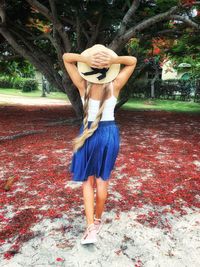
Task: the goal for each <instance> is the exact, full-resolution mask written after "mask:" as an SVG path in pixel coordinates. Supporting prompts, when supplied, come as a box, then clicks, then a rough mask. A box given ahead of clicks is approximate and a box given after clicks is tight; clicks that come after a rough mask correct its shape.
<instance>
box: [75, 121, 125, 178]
mask: <svg viewBox="0 0 200 267" xmlns="http://www.w3.org/2000/svg"><path fill="white" fill-rule="evenodd" d="M91 123H92V121H89V122H88V128H90V125H91ZM82 132H83V123H82V125H81V127H80V130H79V135H80V134H81V133H82ZM119 148H120V133H119V127H118V125H117V124H116V122H115V121H114V120H113V121H100V122H99V125H98V128H97V129H96V131H95V132H94V133H93V135H92V136H90V137H89V138H87V139H86V141H85V143H84V144H83V146H82V147H80V148H79V149H78V150H77V151H76V152H75V153H73V156H72V161H71V165H70V172H71V173H72V180H73V181H77V182H83V181H86V180H87V179H88V176H91V175H94V176H95V177H96V178H99V177H101V178H102V179H103V180H105V181H106V180H108V179H109V177H110V174H111V171H112V170H113V169H114V165H115V161H116V158H117V155H118V152H119Z"/></svg>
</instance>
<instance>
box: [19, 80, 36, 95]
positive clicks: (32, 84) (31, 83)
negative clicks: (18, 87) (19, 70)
mask: <svg viewBox="0 0 200 267" xmlns="http://www.w3.org/2000/svg"><path fill="white" fill-rule="evenodd" d="M37 89H38V83H37V81H36V80H31V79H27V80H25V81H24V85H23V88H22V91H23V92H31V91H34V90H37Z"/></svg>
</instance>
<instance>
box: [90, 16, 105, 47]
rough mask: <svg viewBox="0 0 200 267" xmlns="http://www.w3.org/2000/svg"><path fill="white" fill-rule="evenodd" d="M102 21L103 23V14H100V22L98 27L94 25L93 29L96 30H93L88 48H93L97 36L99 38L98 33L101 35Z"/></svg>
mask: <svg viewBox="0 0 200 267" xmlns="http://www.w3.org/2000/svg"><path fill="white" fill-rule="evenodd" d="M101 21H102V14H100V16H99V18H98V22H97V25H96V27H95V26H94V25H93V29H94V30H93V33H92V36H91V38H90V39H89V42H88V43H87V45H86V48H87V47H90V46H92V45H93V44H94V43H95V41H96V39H97V36H98V33H99V28H100V25H101Z"/></svg>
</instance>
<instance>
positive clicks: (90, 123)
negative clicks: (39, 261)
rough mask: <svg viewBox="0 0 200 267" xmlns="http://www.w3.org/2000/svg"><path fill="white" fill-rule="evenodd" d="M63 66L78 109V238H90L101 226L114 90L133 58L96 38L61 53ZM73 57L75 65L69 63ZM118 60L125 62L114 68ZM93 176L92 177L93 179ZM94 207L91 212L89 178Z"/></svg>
mask: <svg viewBox="0 0 200 267" xmlns="http://www.w3.org/2000/svg"><path fill="white" fill-rule="evenodd" d="M63 61H64V65H65V68H66V70H67V72H68V74H69V76H70V78H71V79H72V81H73V83H74V85H75V86H76V87H77V88H78V90H79V93H80V96H81V99H82V103H83V110H84V119H83V123H82V125H81V128H80V131H79V136H78V137H77V138H75V140H74V154H73V158H72V164H71V169H70V170H71V172H72V173H74V176H73V180H74V181H81V182H83V184H82V186H83V187H82V188H83V198H84V207H85V214H86V220H87V228H86V231H85V232H84V235H83V237H82V239H81V244H88V243H95V242H96V241H97V233H99V230H100V228H101V226H102V223H103V221H102V213H103V211H104V205H105V201H106V199H107V190H108V183H109V177H110V173H111V171H112V169H113V168H114V164H115V161H116V158H117V155H118V151H119V143H120V136H119V128H118V126H117V125H116V123H115V118H114V107H115V105H116V102H117V97H118V95H119V93H120V90H121V89H122V88H123V87H124V85H125V84H126V82H127V81H128V79H129V77H130V76H131V74H132V73H133V71H134V69H135V66H136V63H137V59H136V58H135V57H132V56H118V55H117V54H116V53H115V52H114V51H112V50H111V49H108V48H106V47H105V46H103V45H100V44H96V45H94V46H92V47H91V48H88V49H86V50H85V51H83V52H82V53H81V54H75V53H65V54H64V55H63ZM76 62H77V66H76V65H75V63H76ZM120 64H123V65H125V66H124V67H123V68H122V69H121V70H120ZM95 178H96V179H95ZM95 182H96V187H97V189H96V210H95V216H94V183H95Z"/></svg>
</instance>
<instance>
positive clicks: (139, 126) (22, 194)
mask: <svg viewBox="0 0 200 267" xmlns="http://www.w3.org/2000/svg"><path fill="white" fill-rule="evenodd" d="M0 114H1V116H0V126H1V128H0V162H1V164H0V210H1V213H0V246H1V247H0V253H1V255H0V256H1V258H2V266H11V267H12V266H15V267H17V266H46V267H47V266H56V267H57V266H70V267H73V266H81V267H82V266H85V267H87V266H95V267H96V266H103V267H104V266H108V265H106V264H108V263H109V265H110V266H122V265H124V266H125V267H126V266H127V267H129V266H135V267H141V266H147V267H149V266H162V267H163V266H198V265H197V264H198V256H197V255H200V238H199V236H200V234H199V233H200V218H199V208H200V115H198V114H186V113H172V112H162V111H125V110H120V111H118V112H117V114H116V115H115V118H116V122H117V124H118V126H119V129H120V152H119V155H118V158H117V161H116V165H115V169H114V170H113V172H112V175H111V177H110V187H109V195H108V199H107V203H106V210H105V215H104V216H105V219H106V221H105V226H104V227H105V229H104V232H102V235H101V236H100V238H101V240H100V243H99V245H98V244H97V245H95V248H91V247H89V248H83V247H81V245H80V244H79V240H80V238H81V235H82V233H83V231H84V229H85V214H84V207H83V197H82V188H81V183H78V182H72V181H71V174H70V172H69V164H70V162H71V156H72V144H71V140H72V139H73V138H74V137H75V136H76V135H77V134H78V131H79V125H77V124H74V125H67V124H65V125H56V124H55V125H54V126H52V125H51V123H54V122H57V121H62V120H63V121H64V120H67V119H70V118H73V117H74V116H75V114H74V112H73V110H72V108H71V106H70V105H66V106H64V105H62V106H59V105H55V106H54V105H51V106H44V107H41V106H40V107H38V106H23V105H22V106H5V107H3V106H1V107H0ZM30 131H32V134H31V135H26V133H28V132H30ZM23 133H24V135H23ZM20 135H21V136H20ZM102 231H103V230H102ZM184 237H185V238H186V239H185V243H184ZM112 239H113V240H112ZM186 241H187V242H186ZM186 244H187V245H186ZM98 246H99V247H98ZM188 246H189V247H188ZM155 248H156V250H155ZM51 249H52V250H51ZM93 249H94V250H93ZM189 249H190V251H191V254H190V255H189V254H188V250H189ZM94 251H95V252H96V254H95V253H94ZM41 253H42V254H41ZM45 253H46V254H45ZM101 253H102V254H101ZM185 257H186V258H185ZM187 257H189V258H187ZM190 257H191V258H190ZM92 262H93V263H92ZM94 262H95V265H93V264H94ZM14 263H15V265H13V264H14ZM104 264H105V265H104Z"/></svg>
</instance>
